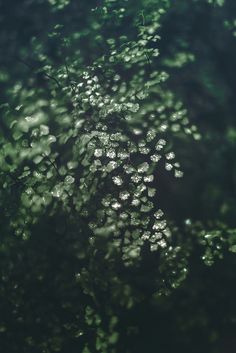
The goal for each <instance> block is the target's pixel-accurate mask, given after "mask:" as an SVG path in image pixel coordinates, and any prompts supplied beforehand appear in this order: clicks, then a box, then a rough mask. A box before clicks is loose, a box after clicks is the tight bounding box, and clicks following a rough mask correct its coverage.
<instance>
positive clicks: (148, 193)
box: [0, 0, 236, 353]
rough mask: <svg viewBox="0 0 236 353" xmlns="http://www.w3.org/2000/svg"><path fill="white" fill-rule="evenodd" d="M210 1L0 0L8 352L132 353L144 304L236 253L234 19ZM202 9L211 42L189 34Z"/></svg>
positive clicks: (3, 328) (1, 290)
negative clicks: (228, 61)
mask: <svg viewBox="0 0 236 353" xmlns="http://www.w3.org/2000/svg"><path fill="white" fill-rule="evenodd" d="M208 3H213V2H210V1H208ZM214 4H215V5H220V7H218V6H210V5H209V4H207V3H206V1H194V0H193V1H191V2H188V1H183V3H181V4H178V3H174V2H171V1H167V0H166V1H165V0H160V1H154V0H142V1H141V0H140V1H137V2H135V3H131V2H129V1H124V0H123V1H112V0H104V1H102V3H101V2H97V1H91V2H86V1H81V2H80V3H79V4H78V2H76V1H73V0H71V1H56V0H55V1H51V0H48V1H35V2H31V1H22V4H21V6H22V7H20V8H18V7H17V2H16V7H15V8H14V9H13V10H10V9H9V7H8V5H7V4H3V3H1V8H2V14H3V15H2V16H1V18H0V21H1V24H2V25H3V32H2V34H1V36H0V48H1V49H3V48H4V51H5V53H6V54H5V56H4V57H3V58H2V59H1V62H0V81H1V83H2V85H3V88H4V89H3V91H2V93H1V103H2V104H1V107H0V108H1V115H2V119H1V123H0V128H1V135H0V147H1V149H0V181H1V185H2V188H1V190H0V200H1V201H0V209H1V213H2V214H3V215H4V217H3V218H1V220H0V227H1V237H2V240H1V244H0V252H1V261H0V262H1V276H2V285H1V287H0V297H1V300H2V303H3V304H1V305H2V310H3V316H2V317H1V318H0V340H1V342H2V346H3V347H4V348H3V349H4V350H5V351H6V352H8V351H9V352H11V353H15V352H20V353H24V352H31V351H33V352H43V353H49V352H50V353H51V352H54V351H55V352H65V353H67V352H68V351H69V352H71V353H73V352H78V351H79V352H83V353H90V352H101V353H106V352H107V353H108V352H109V353H119V352H127V353H128V352H134V353H137V352H139V351H140V349H144V348H141V346H140V347H136V348H134V346H132V343H130V339H131V338H130V337H136V338H137V336H138V330H139V329H141V327H142V325H141V323H139V324H137V322H132V317H131V316H133V315H134V312H135V310H137V311H139V310H141V311H142V309H140V307H141V308H142V305H143V308H146V307H148V308H149V309H148V310H152V308H157V307H158V310H159V312H160V310H161V309H160V307H161V303H162V302H163V310H166V308H167V307H168V305H170V306H171V304H168V303H171V300H172V299H171V298H172V297H173V296H175V295H176V296H177V297H178V293H179V292H178V290H179V291H180V290H181V288H184V287H183V286H184V284H183V283H184V280H185V279H186V276H187V274H188V271H190V274H191V273H192V271H194V270H195V269H198V268H200V269H201V266H202V262H203V263H205V264H206V265H212V264H214V262H216V263H218V262H217V261H219V259H223V257H224V256H225V255H226V254H228V251H229V250H230V252H231V253H232V254H233V253H234V252H235V251H236V250H235V246H236V239H235V230H234V228H235V218H234V215H235V212H236V211H235V207H234V206H233V204H232V198H231V196H230V195H229V194H228V193H229V192H228V193H227V192H225V191H224V190H223V188H222V184H223V183H224V179H226V180H228V179H229V178H231V172H229V176H228V175H227V174H226V172H225V171H226V169H227V168H228V166H227V163H226V161H227V158H228V157H227V158H226V155H227V156H231V154H233V150H234V148H235V133H234V131H235V123H234V122H233V119H232V117H233V114H234V111H235V107H234V104H233V102H232V98H231V94H232V92H233V87H234V85H233V82H232V81H231V80H230V78H229V73H228V72H227V69H224V70H225V71H224V74H222V75H221V74H220V73H219V71H220V70H219V68H218V65H219V62H218V61H217V60H218V59H217V58H218V56H217V54H216V53H218V52H219V53H218V54H219V56H220V55H222V57H223V56H224V53H225V51H226V50H227V48H226V47H224V46H223V44H222V40H221V39H222V33H221V31H223V37H224V38H227V40H229V41H230V40H231V39H228V38H230V35H231V34H230V31H229V29H230V30H232V25H231V23H233V22H232V21H233V20H232V19H231V16H230V10H229V9H228V7H227V6H228V4H225V6H223V5H224V3H223V2H221V1H216V2H214ZM9 11H10V17H8V12H9ZM205 13H206V14H211V16H212V21H208V17H207V21H206V19H205V17H204V14H205ZM31 15H32V18H31ZM200 16H203V19H204V21H206V22H204V21H203V26H205V27H206V29H207V30H209V31H212V32H210V33H214V34H216V40H215V43H213V44H212V45H209V42H208V40H209V38H208V37H206V38H205V32H204V33H203V32H202V31H201V29H197V30H196V33H195V32H194V33H193V31H192V22H193V20H194V21H195V22H194V23H197V22H198V19H199V17H200ZM205 16H206V15H205ZM207 16H208V15H207ZM16 18H17V24H18V25H16V24H15V21H16ZM218 18H220V22H219V21H218ZM42 19H43V20H42ZM218 23H221V29H220V30H218V29H215V26H216V25H217V26H218ZM17 26H19V28H18V27H17ZM19 29H20V31H22V30H23V29H24V33H19ZM8 37H9V38H12V41H10V42H9V45H6V41H7V38H8ZM232 39H233V38H232ZM199 43H200V45H199ZM212 46H213V48H212ZM233 53H234V55H235V50H234V51H233ZM222 60H223V59H222ZM220 64H221V62H220ZM215 114H216V116H217V118H216V123H217V124H216V127H215V126H214V123H212V119H214V116H215ZM217 114H219V116H220V118H219V117H218V115H217ZM222 116H223V117H224V118H225V119H226V125H225V126H224V125H223V126H224V128H223V129H222V124H223V123H222V122H221V118H222ZM203 117H204V119H203ZM222 130H223V136H224V137H223V139H224V141H223V142H224V143H223V144H222V142H221V138H222ZM217 144H218V145H220V147H219V148H218V149H217V148H216V145H217ZM229 158H230V157H229ZM182 165H183V166H182ZM233 165H234V164H233ZM226 166H227V168H226ZM230 168H232V165H231V164H230ZM230 170H231V169H230ZM185 171H186V177H184V178H182V177H183V176H184V175H185V174H184V172H185ZM207 173H208V174H207ZM222 180H223V181H222ZM231 182H232V185H234V182H235V181H231ZM204 211H205V214H204ZM226 256H230V255H226ZM227 258H228V257H227ZM230 259H231V257H230ZM232 261H235V260H232ZM195 277H196V275H195ZM195 277H194V278H195ZM195 280H196V283H198V278H196V279H195ZM190 282H191V279H190ZM194 283H195V282H194ZM181 286H182V287H181ZM196 286H200V285H199V283H198V284H196ZM177 288H179V289H177ZM188 288H190V289H189V291H190V292H191V286H190V287H188ZM184 290H186V289H184ZM175 291H177V294H175ZM168 296H169V298H170V299H169V300H170V302H167V301H168V299H166V297H168ZM189 296H190V298H192V297H191V296H192V294H189ZM173 298H174V297H173ZM174 300H175V299H173V302H174ZM189 300H190V301H191V300H193V301H194V299H189ZM152 305H153V306H152ZM184 305H185V304H184ZM184 305H183V306H184ZM186 305H187V304H186ZM188 305H191V304H188ZM155 310H156V309H155ZM155 310H154V311H155ZM171 310H172V311H171V312H172V313H173V312H174V311H173V308H172V309H171ZM157 316H158V315H157ZM203 316H204V315H203ZM182 319H183V317H182V318H181V316H180V313H178V318H177V319H176V320H177V321H178V320H179V321H180V322H181V329H182V330H183V331H184V332H188V329H189V327H190V329H189V330H190V331H191V327H192V326H191V325H192V323H191V318H190V319H189V318H187V322H188V325H189V326H188V325H187V324H186V326H185V324H184V323H183V320H182ZM139 320H140V319H138V320H137V321H139ZM194 320H196V322H198V318H196V317H194V318H193V319H192V321H194ZM199 320H200V319H199ZM202 320H203V321H204V319H202ZM226 320H228V321H230V320H233V315H232V317H230V315H229V316H228V317H227V319H226ZM228 321H227V322H228ZM126 325H127V327H126ZM160 327H161V325H160ZM159 329H161V328H159ZM214 335H215V336H214ZM160 336H161V335H160ZM13 337H14V340H13ZM212 337H217V333H216V331H214V332H213V333H212ZM144 341H145V340H144ZM160 341H161V339H160ZM213 341H214V339H213ZM156 344H157V345H158V342H156ZM186 347H187V346H186ZM134 349H135V351H134ZM153 349H154V351H155V352H156V346H155V345H154V348H153ZM153 349H152V348H151V347H150V349H149V347H148V348H147V349H146V348H145V351H147V352H152V351H153ZM186 349H187V348H186ZM160 351H163V352H165V349H164V348H163V349H162V348H160ZM199 351H200V350H199ZM209 351H210V350H209ZM211 352H213V350H211ZM214 352H218V351H217V350H214ZM142 353H143V352H142Z"/></svg>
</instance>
